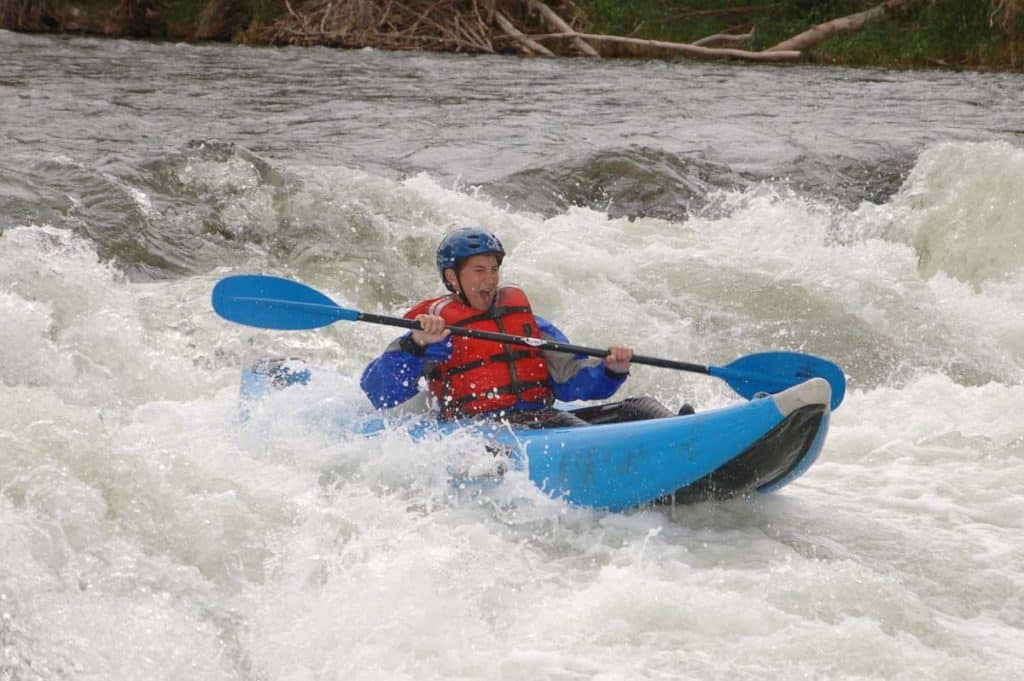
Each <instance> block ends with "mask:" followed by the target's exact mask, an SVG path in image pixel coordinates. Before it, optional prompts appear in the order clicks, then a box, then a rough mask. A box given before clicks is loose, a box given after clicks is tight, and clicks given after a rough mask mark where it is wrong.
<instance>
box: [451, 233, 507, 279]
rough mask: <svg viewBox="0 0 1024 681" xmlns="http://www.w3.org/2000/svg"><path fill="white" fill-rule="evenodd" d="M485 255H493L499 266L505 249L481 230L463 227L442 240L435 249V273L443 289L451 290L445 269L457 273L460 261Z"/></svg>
mask: <svg viewBox="0 0 1024 681" xmlns="http://www.w3.org/2000/svg"><path fill="white" fill-rule="evenodd" d="M486 253H493V254H494V255H495V256H497V258H498V264H499V265H500V264H501V260H502V258H504V257H505V248H504V247H503V246H502V245H501V242H500V241H498V237H496V236H494V235H493V234H491V233H490V232H485V231H484V230H482V229H476V228H474V227H463V228H462V229H457V230H455V231H454V232H452V233H451V234H449V235H448V236H446V237H445V238H444V239H442V240H441V245H440V246H438V247H437V271H438V272H439V273H440V274H441V281H442V282H444V285H445V287H446V288H447V289H448V290H449V291H451V290H452V287H451V285H450V284H449V283H448V282H447V281H446V280H445V278H444V271H445V270H446V269H448V268H451V269H453V270H456V271H457V270H458V264H459V261H460V260H464V259H465V258H468V257H470V256H471V255H484V254H486Z"/></svg>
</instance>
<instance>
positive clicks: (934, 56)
mask: <svg viewBox="0 0 1024 681" xmlns="http://www.w3.org/2000/svg"><path fill="white" fill-rule="evenodd" d="M529 1H530V0H490V4H491V6H492V7H497V8H498V12H499V13H501V12H504V13H505V14H506V15H507V16H509V17H510V18H511V19H512V20H513V23H514V24H515V28H517V29H520V30H521V31H522V32H523V33H526V34H529V35H536V36H538V37H539V39H540V40H541V42H543V43H544V44H543V46H541V47H540V48H539V49H540V50H544V49H545V48H549V49H550V50H551V52H552V53H553V54H557V55H579V54H580V53H581V52H580V51H579V49H578V47H579V41H573V40H571V39H558V38H557V37H555V38H552V33H551V28H550V25H545V24H544V22H543V21H542V20H541V18H540V17H539V16H538V15H537V13H536V12H534V11H532V10H531V9H530V5H529ZM878 1H879V0H825V1H823V2H818V3H814V2H810V1H809V0H783V1H781V2H770V1H769V0H743V2H740V0H690V1H689V2H688V3H687V5H691V4H698V5H701V6H705V7H708V6H710V7H711V8H709V9H703V10H700V11H690V12H689V14H683V15H680V13H679V12H678V11H675V12H673V11H668V10H666V7H667V6H669V5H671V4H672V3H671V2H670V1H668V0H637V1H636V2H633V3H609V2H607V0H576V2H575V3H572V2H569V1H568V0H563V2H564V4H561V5H559V4H556V3H555V2H553V1H551V0H549V4H550V5H552V6H553V7H557V8H558V9H559V10H560V11H561V12H562V13H564V14H566V16H570V15H569V14H568V13H569V12H571V13H572V14H571V16H570V21H572V23H573V27H572V30H574V31H579V32H585V33H590V34H607V35H612V36H625V35H629V36H630V39H634V38H636V39H641V38H642V39H644V40H646V41H664V42H673V43H686V44H691V43H694V42H697V41H699V40H700V39H701V38H702V37H704V38H705V39H707V36H710V35H712V34H717V35H719V36H725V37H727V38H728V37H734V36H739V35H747V36H749V37H748V38H747V39H746V41H745V43H744V44H742V45H739V46H738V47H739V49H740V50H743V51H746V52H747V53H749V54H754V53H755V51H758V50H765V49H768V48H769V47H771V46H772V45H774V44H776V43H778V42H781V41H782V40H785V39H786V38H788V37H790V36H792V35H794V34H795V33H798V32H800V31H804V30H807V29H808V28H810V27H813V26H815V25H818V24H820V23H822V22H826V21H829V20H830V19H829V17H832V18H835V17H834V15H833V14H831V13H834V12H837V11H839V12H846V11H851V10H853V11H856V10H859V9H860V8H863V7H871V6H873V5H877V3H878ZM478 2H479V3H480V5H485V4H487V2H488V0H478ZM346 3H347V5H348V6H352V7H355V8H356V9H354V10H352V12H355V11H357V10H358V11H365V10H366V8H368V7H369V8H373V9H379V7H378V6H379V5H380V4H381V3H376V2H375V1H374V0H337V1H336V2H335V3H331V2H329V0H311V1H310V2H305V3H302V2H300V1H299V0H292V2H290V3H286V2H285V1H284V0H176V1H175V0H163V1H161V0H0V29H7V30H12V31H16V32H24V33H46V34H64V35H90V36H104V37H111V38H136V39H150V40H173V41H179V42H182V41H183V42H196V43H202V42H230V43H236V44H246V45H254V46H256V45H302V46H311V45H325V46H329V47H341V48H354V49H358V48H361V47H374V48H378V49H394V50H422V51H439V52H470V53H472V52H493V53H499V54H523V53H530V50H529V49H528V47H526V46H524V45H523V44H521V43H520V42H518V41H517V40H515V39H514V38H512V37H511V36H512V34H511V33H509V34H508V35H504V34H502V33H501V32H500V31H498V32H497V35H492V36H480V40H479V41H472V40H468V41H467V40H461V39H457V38H453V39H446V38H447V37H448V36H447V35H446V34H441V35H440V36H437V35H435V36H426V37H424V36H420V35H416V36H410V35H409V34H405V35H401V34H398V33H397V32H396V31H394V30H392V31H391V33H388V34H384V33H383V32H382V31H377V32H376V33H374V32H373V31H371V30H368V29H367V27H366V26H359V25H357V23H358V22H357V21H356V22H353V20H352V19H351V18H349V17H344V18H339V17H338V16H336V15H337V11H336V10H335V9H334V8H336V7H337V6H340V5H346ZM410 4H411V3H410ZM449 4H450V5H452V6H456V5H457V3H454V2H453V3H449ZM621 5H627V7H625V8H623V7H622V6H621ZM739 5H743V6H742V7H740V6H739ZM820 5H828V6H829V8H828V11H827V12H825V11H824V10H821V9H820V7H818V6H820ZM988 5H989V3H988V1H987V0H948V2H947V4H946V6H944V7H943V8H941V11H940V9H937V8H936V7H934V6H933V5H931V3H926V2H923V1H921V0H919V1H918V2H914V0H910V1H909V2H908V4H907V6H906V7H905V8H902V9H901V11H900V12H894V13H893V14H892V15H891V16H887V17H885V18H883V19H881V20H879V21H877V22H874V23H873V24H872V25H871V26H867V27H864V28H862V29H859V30H857V31H855V32H848V33H842V34H837V35H836V36H834V37H830V38H829V39H827V40H824V41H822V42H821V43H820V44H816V45H814V46H813V47H812V48H810V49H806V50H804V51H803V52H802V54H801V55H800V56H799V58H797V59H794V60H793V61H795V62H796V63H803V64H819V65H845V66H865V67H880V68H900V69H904V68H909V69H914V68H940V69H970V70H987V71H1021V70H1024V2H1017V1H1015V0H1009V1H1008V2H1007V1H1006V0H1004V2H1003V3H1000V4H999V5H998V7H1000V8H1006V7H1010V8H1011V10H1012V13H1010V10H1005V9H1004V10H1003V11H1005V12H1007V13H1006V14H1005V15H998V16H997V14H996V13H995V10H994V9H993V8H992V7H989V6H988ZM471 6H473V7H476V6H477V3H471ZM803 6H807V7H810V6H815V7H817V9H815V10H803V11H798V10H799V9H800V7H803ZM716 7H717V9H716ZM994 7H995V5H994ZM325 8H326V9H325ZM512 10H517V13H516V14H513V13H512ZM331 11H335V14H334V15H330V18H331V20H332V21H334V22H337V23H338V24H339V25H340V28H338V29H333V30H323V27H324V23H325V21H326V19H328V15H329V13H330V12H331ZM317 12H322V14H321V15H318V14H316V13H317ZM304 13H306V14H304ZM353 16H356V15H353ZM477 17H478V18H479V13H478V14H477ZM694 17H696V18H694ZM377 19H379V17H374V20H377ZM371 23H372V22H371ZM416 23H417V24H421V23H422V22H420V21H417V22H416ZM311 26H312V27H313V28H316V27H317V26H318V27H319V28H320V29H321V30H319V31H316V30H302V29H304V28H305V29H309V27H311ZM483 26H484V23H483V22H482V21H481V23H479V24H478V27H481V28H482V27H483ZM742 31H749V32H748V33H746V34H741V33H740V32H742ZM545 32H546V33H545ZM382 36H385V37H387V39H386V40H385V39H382ZM396 36H397V37H396ZM936 36H939V37H936ZM929 38H931V39H929ZM635 42H636V43H641V42H643V41H641V40H636V41H635ZM592 44H593V45H594V46H595V47H596V48H597V51H599V52H600V56H601V57H607V58H630V57H632V58H668V59H678V58H687V57H692V56H693V55H686V54H684V55H680V53H679V52H674V51H672V50H670V49H662V48H659V47H657V46H651V45H642V44H624V43H623V42H615V41H607V42H600V41H598V42H593V43H592ZM723 53H724V51H723ZM727 57H728V55H725V54H722V55H710V56H709V57H702V58H727Z"/></svg>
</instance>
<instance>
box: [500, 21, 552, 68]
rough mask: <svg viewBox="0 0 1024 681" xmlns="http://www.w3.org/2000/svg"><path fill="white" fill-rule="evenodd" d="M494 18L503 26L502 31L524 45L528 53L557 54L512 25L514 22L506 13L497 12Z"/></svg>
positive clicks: (550, 55)
mask: <svg viewBox="0 0 1024 681" xmlns="http://www.w3.org/2000/svg"><path fill="white" fill-rule="evenodd" d="M494 20H495V21H496V22H498V26H499V27H500V28H501V30H502V31H504V32H505V33H506V34H508V35H509V36H511V37H512V39H513V40H515V41H516V42H517V43H519V44H520V45H521V46H522V47H523V49H524V50H525V51H526V53H527V54H539V55H543V56H545V57H554V56H555V53H554V52H552V51H551V50H549V49H548V48H546V47H544V46H543V45H541V44H540V43H538V42H537V41H536V40H533V39H532V38H530V36H528V35H526V34H524V33H522V32H521V31H519V29H517V28H516V27H515V26H514V25H512V22H511V21H510V20H509V18H508V17H506V16H505V15H504V13H502V12H495V13H494Z"/></svg>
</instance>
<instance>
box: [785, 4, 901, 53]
mask: <svg viewBox="0 0 1024 681" xmlns="http://www.w3.org/2000/svg"><path fill="white" fill-rule="evenodd" d="M908 2H909V0H887V1H886V2H883V3H882V4H880V5H876V6H874V7H872V8H871V9H867V10H864V11H863V12H857V13H856V14H850V15H848V16H845V17H839V18H838V19H833V20H832V21H826V22H825V23H823V24H818V25H817V26H814V27H813V28H810V29H808V30H806V31H804V32H803V33H800V34H799V35H795V36H793V37H792V38H789V39H788V40H783V41H782V42H781V43H779V44H778V45H773V46H772V47H769V48H768V49H767V50H766V51H767V52H785V51H790V50H806V49H808V48H811V47H814V46H815V45H817V44H818V43H820V42H821V41H823V40H825V39H826V38H831V37H832V36H834V35H836V34H837V33H848V32H851V31H858V30H860V29H861V28H863V27H864V25H865V24H867V23H869V22H872V21H875V20H877V19H881V18H883V17H885V16H888V15H890V14H892V13H894V12H896V11H898V10H901V9H903V8H904V7H906V5H907V3H908Z"/></svg>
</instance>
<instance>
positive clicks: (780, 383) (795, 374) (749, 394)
mask: <svg viewBox="0 0 1024 681" xmlns="http://www.w3.org/2000/svg"><path fill="white" fill-rule="evenodd" d="M708 369H709V371H708V373H709V374H711V375H712V376H717V377H718V378H721V379H723V380H725V381H726V382H727V383H728V384H729V385H730V386H732V389H733V390H735V391H736V392H737V393H739V394H740V395H742V396H743V397H746V398H747V399H748V400H749V399H752V398H754V397H756V396H758V395H760V394H763V393H769V394H774V393H777V392H781V391H783V390H785V389H786V388H791V387H793V386H794V385H799V384H800V383H803V382H804V381H806V380H808V379H811V378H814V377H820V378H824V379H825V380H826V381H828V383H829V385H830V386H832V402H831V408H832V409H835V408H836V407H838V406H839V405H840V404H841V403H842V401H843V397H845V396H846V376H845V375H844V374H843V370H842V369H840V368H839V367H838V366H837V365H836V364H834V363H832V362H830V361H828V360H827V359H822V358H821V357H815V356H813V355H804V354H801V353H799V352H760V353H757V354H754V355H747V356H746V357H740V358H739V359H737V360H736V361H734V362H731V363H729V364H727V365H726V366H724V367H708Z"/></svg>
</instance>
